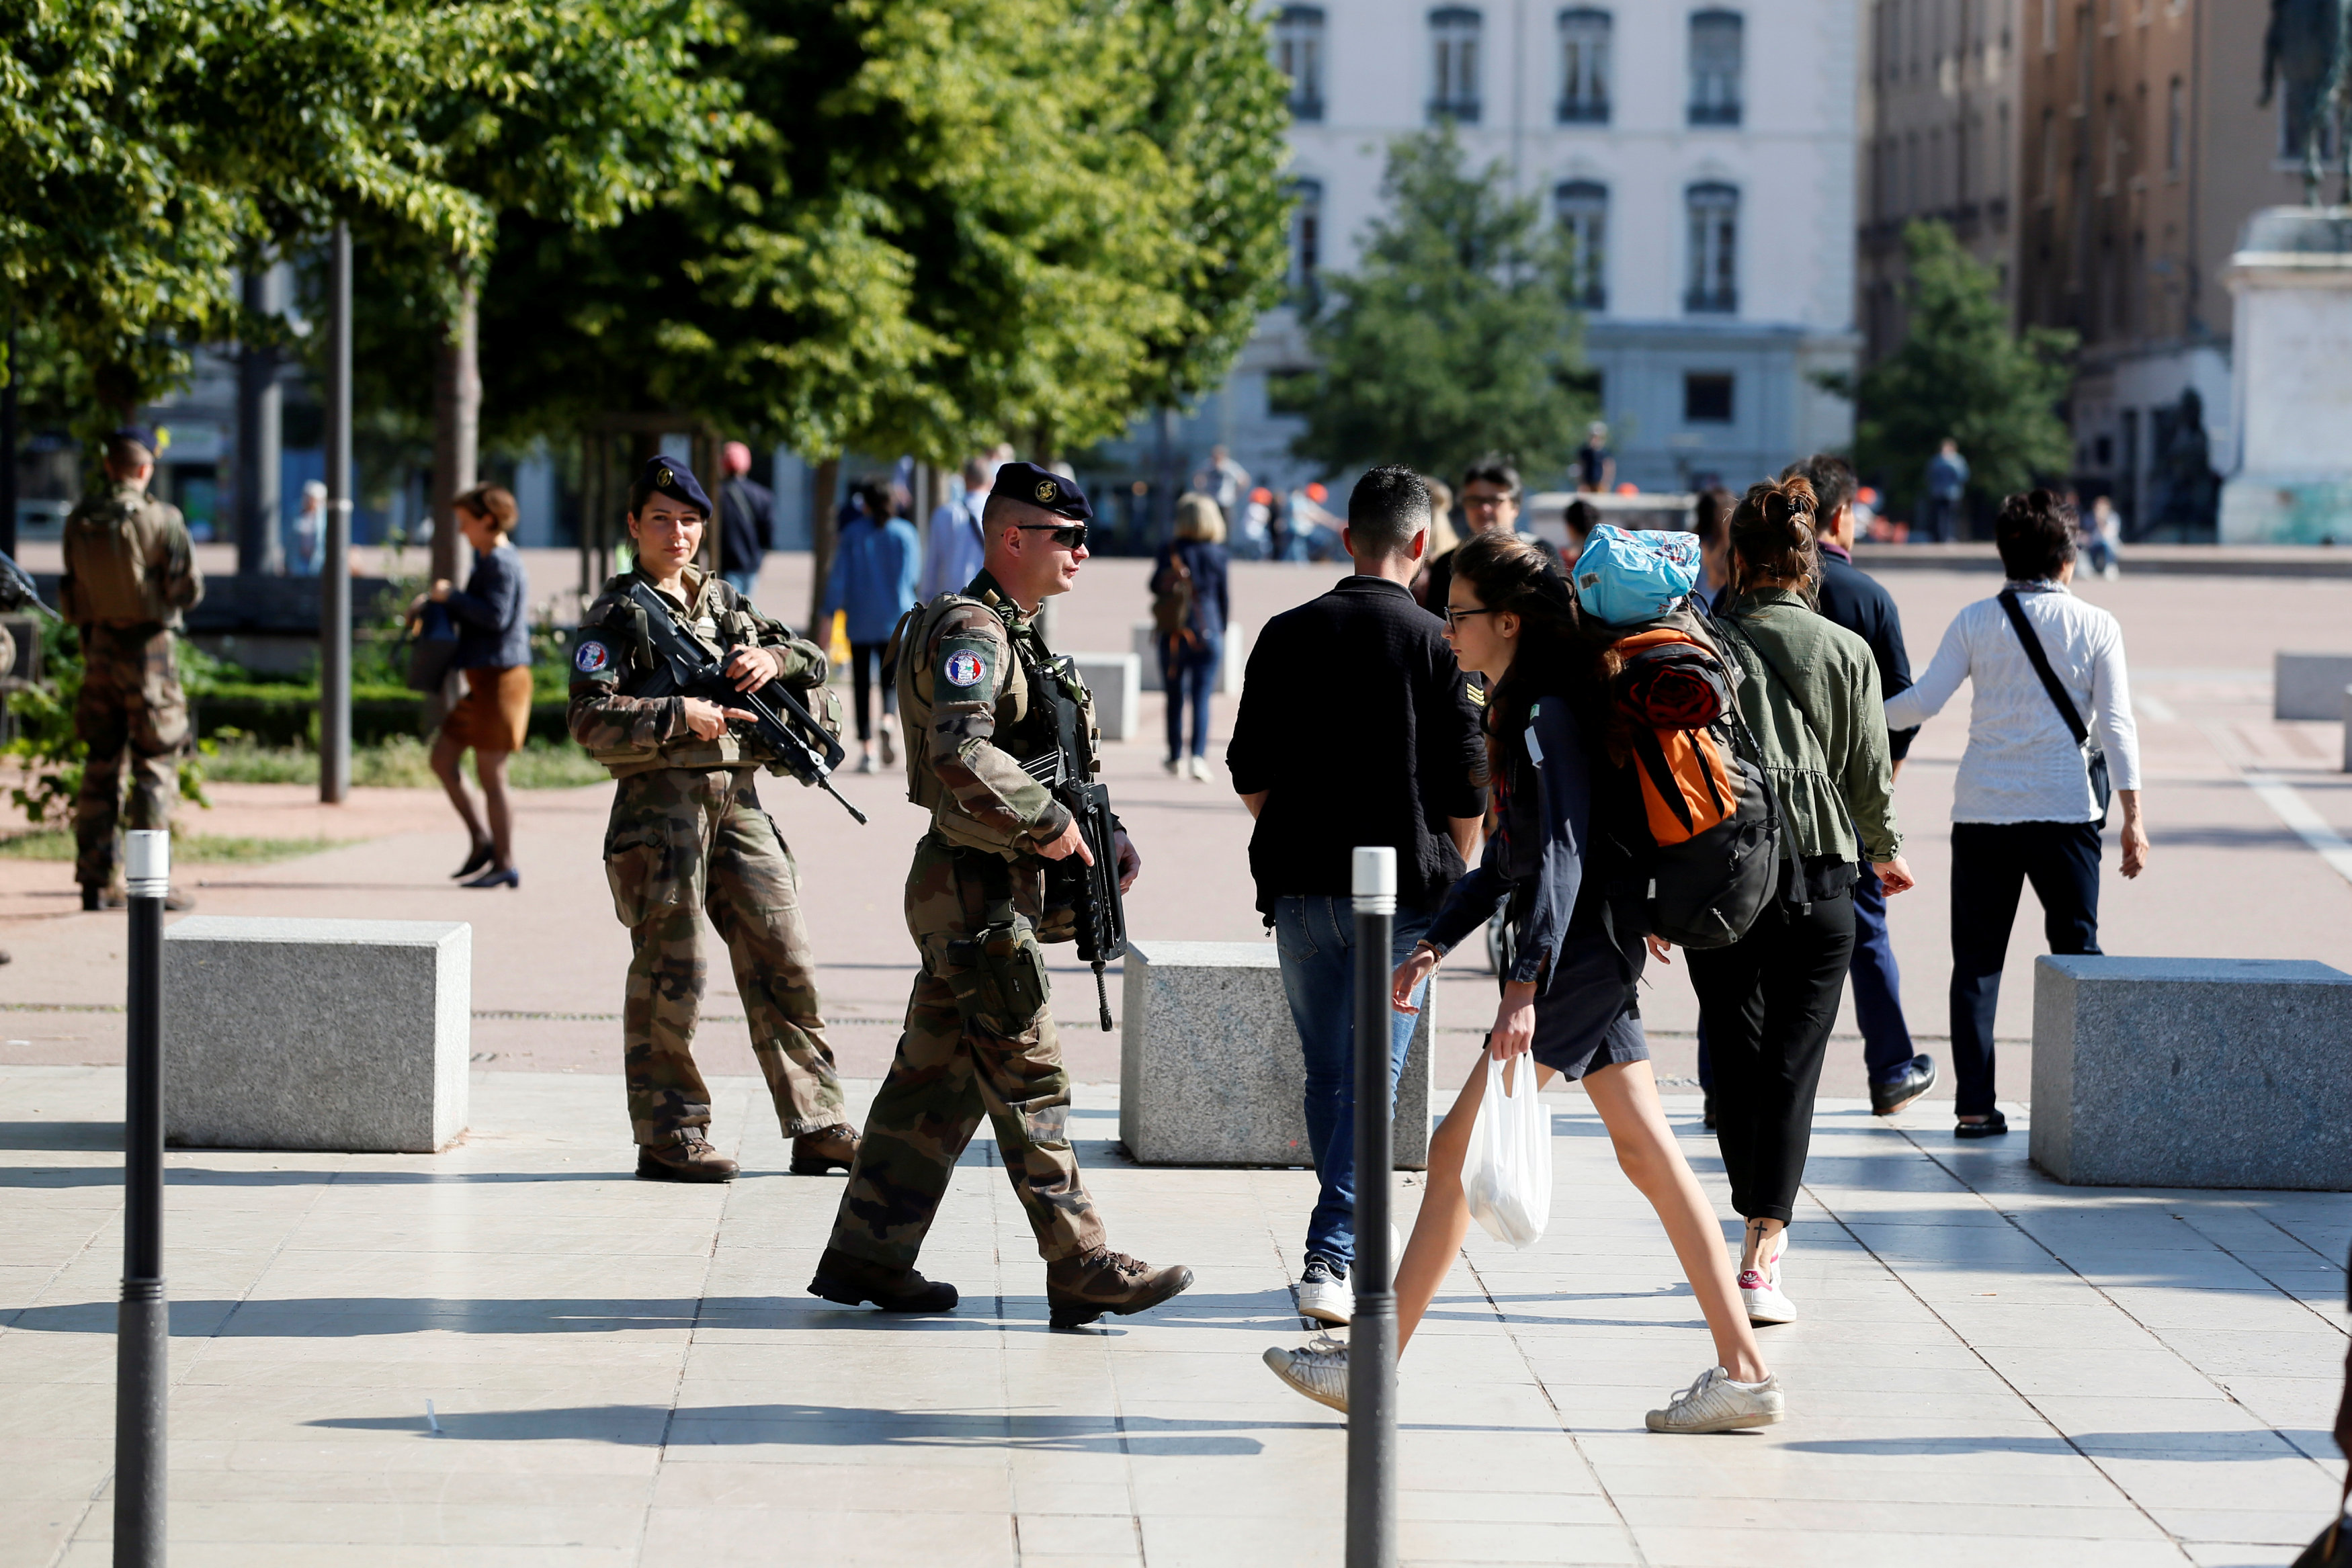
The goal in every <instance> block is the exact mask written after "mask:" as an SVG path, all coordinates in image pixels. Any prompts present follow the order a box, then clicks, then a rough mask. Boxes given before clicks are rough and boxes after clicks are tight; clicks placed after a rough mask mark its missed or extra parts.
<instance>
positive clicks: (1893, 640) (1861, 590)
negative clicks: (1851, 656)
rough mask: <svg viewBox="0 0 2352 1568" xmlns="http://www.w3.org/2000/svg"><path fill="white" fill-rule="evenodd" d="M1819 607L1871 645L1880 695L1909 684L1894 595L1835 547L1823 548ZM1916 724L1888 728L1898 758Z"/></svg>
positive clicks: (1900, 619)
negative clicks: (1901, 727) (1906, 727)
mask: <svg viewBox="0 0 2352 1568" xmlns="http://www.w3.org/2000/svg"><path fill="white" fill-rule="evenodd" d="M1818 608H1819V609H1820V611H1821V612H1822V614H1823V615H1825V616H1827V617H1829V618H1830V619H1831V620H1832V621H1834V622H1837V623H1838V624H1839V625H1841V626H1843V627H1844V628H1845V629H1846V630H1847V631H1849V632H1853V633H1854V634H1855V635H1856V636H1858V637H1860V638H1861V639H1862V640H1863V641H1864V642H1865V643H1869V644H1870V652H1871V653H1872V654H1873V656H1874V657H1875V658H1876V659H1877V660H1878V695H1880V696H1881V697H1882V698H1884V697H1891V696H1893V695H1895V693H1897V692H1899V691H1902V690H1904V689H1905V688H1906V687H1907V686H1909V685H1911V684H1912V682H1911V655H1910V654H1908V653H1905V652H1904V650H1903V616H1902V613H1901V612H1899V611H1897V610H1896V609H1895V596H1894V595H1893V594H1891V593H1889V592H1887V591H1886V590H1885V589H1884V588H1882V587H1880V586H1879V584H1878V580H1877V579H1876V578H1874V577H1873V576H1871V575H1870V573H1868V572H1866V571H1864V570H1862V568H1860V567H1858V566H1856V565H1854V564H1853V561H1852V560H1850V559H1847V558H1846V557H1845V556H1843V555H1841V554H1839V553H1838V552H1837V551H1836V550H1834V549H1823V550H1822V589H1821V599H1820V601H1819V605H1818ZM1918 733H1919V731H1918V730H1917V728H1916V727H1914V728H1911V729H1895V730H1889V731H1888V732H1887V751H1888V754H1889V755H1890V756H1892V757H1893V758H1895V760H1896V761H1898V762H1899V761H1901V760H1902V759H1903V756H1904V754H1905V753H1906V752H1907V751H1909V750H1910V749H1911V737H1913V736H1915V735H1917V734H1918Z"/></svg>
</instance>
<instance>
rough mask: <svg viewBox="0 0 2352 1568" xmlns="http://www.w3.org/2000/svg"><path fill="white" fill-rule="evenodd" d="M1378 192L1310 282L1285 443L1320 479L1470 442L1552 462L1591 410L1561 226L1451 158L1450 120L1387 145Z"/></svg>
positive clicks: (1457, 149)
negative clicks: (1294, 421) (1302, 355)
mask: <svg viewBox="0 0 2352 1568" xmlns="http://www.w3.org/2000/svg"><path fill="white" fill-rule="evenodd" d="M1381 193H1382V195H1383V196H1384V197H1385V198H1386V199H1387V201H1388V204H1389V208H1388V212H1387V214H1385V215H1384V216H1382V217H1381V218H1378V219H1375V220H1374V221H1373V223H1372V225H1371V228H1370V233H1369V234H1368V235H1367V236H1366V239H1365V243H1364V247H1363V257H1362V265H1361V267H1360V268H1359V269H1358V270H1357V271H1355V272H1352V273H1325V274H1324V275H1323V277H1322V280H1321V287H1322V292H1323V296H1324V298H1325V300H1326V302H1327V303H1326V304H1325V305H1324V307H1323V308H1321V309H1320V310H1318V312H1317V313H1316V315H1315V317H1314V319H1312V320H1311V321H1310V322H1309V323H1308V328H1307V334H1308V341H1309V343H1310V344H1311V345H1312V346H1313V348H1314V350H1315V355H1316V360H1317V364H1316V368H1315V370H1314V371H1312V372H1311V373H1310V374H1309V375H1307V377H1305V378H1303V380H1304V384H1303V385H1299V386H1296V387H1294V388H1293V389H1292V390H1291V392H1290V394H1289V395H1290V396H1292V397H1293V398H1295V399H1296V400H1297V401H1298V402H1300V403H1301V404H1302V406H1303V407H1304V410H1305V412H1306V414H1307V430H1306V432H1305V434H1302V435H1300V436H1299V437H1298V439H1297V441H1296V442H1295V443H1294V444H1293V449H1294V450H1295V451H1296V452H1297V454H1298V455H1300V456H1302V457H1306V458H1308V459H1311V460H1313V461H1315V462H1318V463H1319V464H1321V465H1323V467H1324V469H1325V471H1326V472H1327V473H1337V472H1339V470H1341V469H1344V468H1350V467H1358V466H1361V465H1367V464H1375V463H1406V464H1410V465H1412V466H1414V467H1416V468H1421V469H1423V470H1426V471H1430V472H1442V471H1447V470H1450V469H1453V468H1454V467H1457V466H1459V465H1461V464H1463V463H1464V462H1465V461H1468V460H1469V459H1471V458H1473V457H1475V456H1476V455H1478V454H1480V453H1482V452H1486V451H1499V452H1503V453H1507V454H1509V455H1512V456H1514V457H1515V458H1516V459H1517V461H1518V463H1519V465H1520V466H1521V467H1523V468H1525V469H1528V470H1529V471H1531V472H1534V473H1543V472H1548V471H1550V470H1553V469H1557V468H1561V467H1564V466H1565V465H1567V463H1568V461H1569V458H1570V454H1571V453H1572V452H1573V450H1574V448H1575V446H1576V444H1577V442H1578V441H1579V440H1580V438H1581V436H1582V434H1583V428H1582V427H1583V425H1584V423H1585V422H1586V421H1588V420H1589V419H1591V417H1592V413H1593V409H1594V400H1593V398H1592V395H1591V390H1590V377H1589V375H1588V373H1587V372H1586V371H1585V368H1584V362H1583V350H1582V322H1581V319H1580V317H1579V315H1578V314H1577V312H1576V310H1575V309H1574V308H1572V307H1571V306H1570V303H1569V301H1570V298H1572V294H1571V289H1572V287H1573V283H1574V270H1573V259H1574V258H1573V251H1572V246H1571V244H1570V240H1569V238H1568V236H1567V235H1564V234H1562V233H1561V232H1560V231H1559V229H1558V227H1557V226H1555V225H1551V224H1549V223H1547V222H1545V220H1544V218H1543V214H1542V211H1541V208H1540V206H1539V204H1538V203H1537V202H1535V201H1534V200H1532V199H1529V198H1521V197H1517V196H1514V195H1512V194H1511V193H1510V190H1509V186H1508V184H1507V177H1506V175H1505V172H1504V170H1503V167H1502V165H1500V164H1499V163H1497V164H1494V165H1490V166H1489V167H1487V168H1486V169H1484V170H1479V171H1473V170H1471V169H1469V168H1467V167H1465V162H1464V158H1463V152H1462V148H1461V144H1460V142H1459V141H1457V140H1456V138H1455V136H1454V131H1453V129H1452V127H1451V126H1446V127H1443V128H1441V129H1439V130H1436V131H1426V132H1423V133H1421V134H1417V135H1412V136H1407V137H1402V138H1400V139H1399V140H1398V141H1395V142H1394V143H1392V144H1391V147H1390V149H1389V160H1388V169H1387V172H1386V174H1385V176H1384V177H1383V179H1382V181H1381Z"/></svg>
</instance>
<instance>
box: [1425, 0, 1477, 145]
mask: <svg viewBox="0 0 2352 1568" xmlns="http://www.w3.org/2000/svg"><path fill="white" fill-rule="evenodd" d="M1429 57H1430V66H1431V86H1430V94H1429V118H1430V119H1431V120H1454V121H1456V122H1457V123H1459V124H1463V125H1475V124H1477V123H1478V13H1477V12H1475V11H1473V10H1471V9H1470V8H1469V7H1468V6H1466V5H1448V6H1446V7H1444V9H1443V10H1437V11H1432V12H1431V13H1430V14H1429Z"/></svg>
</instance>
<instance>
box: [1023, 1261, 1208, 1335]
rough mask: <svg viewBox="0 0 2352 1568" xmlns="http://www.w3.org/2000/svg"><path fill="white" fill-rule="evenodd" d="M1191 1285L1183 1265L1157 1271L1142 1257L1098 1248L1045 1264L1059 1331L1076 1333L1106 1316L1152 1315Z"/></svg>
mask: <svg viewBox="0 0 2352 1568" xmlns="http://www.w3.org/2000/svg"><path fill="white" fill-rule="evenodd" d="M1191 1287H1192V1270H1190V1269H1187V1268H1185V1267H1184V1266H1183V1265H1182V1264H1181V1263H1171V1264H1170V1265H1169V1266H1168V1267H1167V1268H1165V1269H1155V1268H1153V1267H1152V1266H1151V1265H1150V1264H1149V1263H1146V1262H1144V1261H1143V1260H1141V1259H1139V1258H1130V1257H1129V1256H1128V1255H1127V1254H1126V1253H1124V1252H1114V1251H1112V1250H1111V1249H1109V1248H1108V1247H1098V1248H1097V1249H1095V1250H1093V1251H1092V1252H1088V1253H1086V1254H1085V1255H1083V1256H1081V1257H1077V1258H1058V1259H1055V1260H1054V1261H1053V1262H1051V1263H1048V1264H1046V1265H1045V1305H1046V1306H1047V1307H1049V1308H1051V1309H1052V1312H1053V1326H1054V1327H1055V1328H1057V1329H1074V1328H1077V1327H1079V1326H1080V1325H1081V1324H1085V1323H1090V1322H1094V1321H1095V1320H1096V1319H1097V1318H1098V1317H1100V1316H1102V1315H1103V1314H1104V1313H1105V1312H1117V1313H1118V1314H1119V1315H1120V1316H1122V1317H1124V1316H1126V1315H1127V1314H1129V1313H1130V1312H1148V1311H1150V1309H1151V1308H1153V1307H1156V1306H1158V1305H1159V1304H1160V1302H1162V1301H1166V1300H1168V1298H1169V1297H1171V1296H1173V1295H1176V1294H1177V1293H1178V1292H1180V1291H1186V1290H1189V1289H1191Z"/></svg>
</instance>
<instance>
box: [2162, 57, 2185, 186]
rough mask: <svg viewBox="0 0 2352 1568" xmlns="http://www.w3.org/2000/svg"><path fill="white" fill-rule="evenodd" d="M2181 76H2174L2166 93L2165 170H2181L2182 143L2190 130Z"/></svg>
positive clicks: (2174, 172)
mask: <svg viewBox="0 0 2352 1568" xmlns="http://www.w3.org/2000/svg"><path fill="white" fill-rule="evenodd" d="M2183 107H2184V106H2183V103H2182V94H2181V90H2180V78H2179V77H2174V78H2172V83H2171V85H2170V86H2169V87H2168V88H2167V89H2165V93H2164V172H2166V173H2168V174H2178V173H2179V172H2180V144H2181V141H2182V140H2183V138H2184V135H2185V132H2186V131H2187V130H2188V126H2187V124H2186V120H2187V116H2186V115H2185V113H2184V112H2183Z"/></svg>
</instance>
